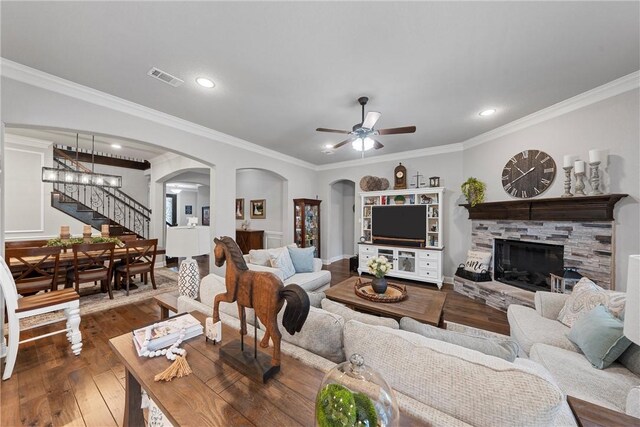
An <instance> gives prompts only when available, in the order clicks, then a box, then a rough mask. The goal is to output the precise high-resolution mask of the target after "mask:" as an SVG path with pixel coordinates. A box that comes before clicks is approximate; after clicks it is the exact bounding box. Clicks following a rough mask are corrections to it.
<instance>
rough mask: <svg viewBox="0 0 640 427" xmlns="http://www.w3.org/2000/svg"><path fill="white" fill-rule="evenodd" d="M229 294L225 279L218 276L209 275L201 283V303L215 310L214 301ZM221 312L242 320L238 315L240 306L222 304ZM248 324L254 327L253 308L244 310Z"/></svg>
mask: <svg viewBox="0 0 640 427" xmlns="http://www.w3.org/2000/svg"><path fill="white" fill-rule="evenodd" d="M225 292H227V287H226V285H225V284H224V278H223V277H220V276H217V275H215V274H208V275H207V276H205V277H203V278H202V280H201V281H200V302H201V303H203V304H205V305H207V306H209V307H211V308H213V299H214V298H215V297H216V295H218V294H222V293H225ZM220 311H221V312H222V313H225V314H228V315H229V316H233V317H235V318H236V319H239V318H240V315H239V314H238V304H237V303H235V302H233V303H228V302H221V303H220ZM244 312H245V315H246V319H247V323H249V324H250V325H253V323H254V312H253V309H252V308H246V309H245V310H244Z"/></svg>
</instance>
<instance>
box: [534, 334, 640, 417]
mask: <svg viewBox="0 0 640 427" xmlns="http://www.w3.org/2000/svg"><path fill="white" fill-rule="evenodd" d="M529 356H530V357H531V360H533V361H535V362H538V363H539V364H541V365H542V366H544V367H545V368H547V370H548V371H549V372H551V375H553V378H554V379H555V380H556V383H557V384H558V386H559V387H560V389H562V391H563V392H564V393H566V394H568V395H571V396H574V397H577V398H578V399H582V400H586V401H589V402H592V403H595V404H596V405H600V406H604V407H605V408H610V409H613V410H614V411H618V412H624V411H625V406H626V399H627V394H628V393H629V390H631V388H632V387H635V386H638V385H640V377H637V376H636V375H634V374H633V373H632V372H630V371H629V370H628V369H627V368H625V367H624V366H622V365H621V364H620V363H617V362H614V363H612V364H611V365H610V366H609V367H608V368H607V369H602V370H599V369H594V368H593V366H591V363H589V361H588V360H587V359H586V358H585V357H584V355H582V354H579V353H574V352H572V351H568V350H564V349H562V348H558V347H553V346H550V345H547V344H540V343H538V344H534V345H533V346H532V347H531V352H530V353H529Z"/></svg>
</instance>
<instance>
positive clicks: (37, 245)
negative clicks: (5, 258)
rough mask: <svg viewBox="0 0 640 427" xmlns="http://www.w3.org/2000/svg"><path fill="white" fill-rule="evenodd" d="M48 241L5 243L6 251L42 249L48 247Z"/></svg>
mask: <svg viewBox="0 0 640 427" xmlns="http://www.w3.org/2000/svg"><path fill="white" fill-rule="evenodd" d="M47 242H49V241H48V240H15V241H11V242H4V247H5V249H19V248H41V247H43V246H47Z"/></svg>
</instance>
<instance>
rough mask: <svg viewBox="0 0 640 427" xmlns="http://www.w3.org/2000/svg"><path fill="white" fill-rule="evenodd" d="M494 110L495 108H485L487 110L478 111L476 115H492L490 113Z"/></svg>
mask: <svg viewBox="0 0 640 427" xmlns="http://www.w3.org/2000/svg"><path fill="white" fill-rule="evenodd" d="M495 112H496V109H495V108H489V109H487V110H483V111H480V112H479V113H478V115H479V116H482V117H486V116H490V115H492V114H493V113H495Z"/></svg>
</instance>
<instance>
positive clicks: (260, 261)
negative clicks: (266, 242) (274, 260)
mask: <svg viewBox="0 0 640 427" xmlns="http://www.w3.org/2000/svg"><path fill="white" fill-rule="evenodd" d="M249 262H250V263H251V264H256V265H262V266H264V267H271V255H270V254H269V251H268V250H267V249H251V250H250V251H249Z"/></svg>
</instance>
